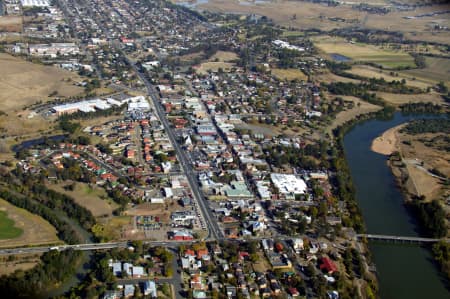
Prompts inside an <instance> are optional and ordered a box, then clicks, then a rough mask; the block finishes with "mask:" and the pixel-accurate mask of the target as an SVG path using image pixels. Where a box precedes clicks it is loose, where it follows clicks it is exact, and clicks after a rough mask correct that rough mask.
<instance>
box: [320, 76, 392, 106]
mask: <svg viewBox="0 0 450 299" xmlns="http://www.w3.org/2000/svg"><path fill="white" fill-rule="evenodd" d="M326 87H327V88H328V91H329V92H331V93H333V94H336V95H345V96H355V97H358V98H361V99H362V100H364V101H366V102H369V103H371V104H374V105H379V106H385V105H386V103H385V102H384V100H383V99H381V98H379V97H377V95H376V94H375V93H369V92H368V86H367V85H365V84H364V83H360V84H355V83H351V82H333V83H330V84H327V85H326Z"/></svg>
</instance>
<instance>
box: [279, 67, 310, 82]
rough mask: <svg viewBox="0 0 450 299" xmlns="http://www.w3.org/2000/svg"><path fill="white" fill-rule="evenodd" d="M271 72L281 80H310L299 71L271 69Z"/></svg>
mask: <svg viewBox="0 0 450 299" xmlns="http://www.w3.org/2000/svg"><path fill="white" fill-rule="evenodd" d="M271 72H272V75H274V76H275V77H277V78H278V79H280V80H288V81H291V80H295V79H297V80H308V77H307V76H306V75H305V74H304V73H303V72H302V71H300V70H298V69H271Z"/></svg>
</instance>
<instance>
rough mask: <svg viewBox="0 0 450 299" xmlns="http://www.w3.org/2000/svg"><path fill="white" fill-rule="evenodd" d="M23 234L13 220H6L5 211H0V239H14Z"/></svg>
mask: <svg viewBox="0 0 450 299" xmlns="http://www.w3.org/2000/svg"><path fill="white" fill-rule="evenodd" d="M21 234H23V230H22V229H20V228H18V227H16V226H15V223H14V220H12V219H10V218H8V214H7V213H6V212H5V211H0V239H1V240H4V239H14V238H17V237H18V236H20V235H21Z"/></svg>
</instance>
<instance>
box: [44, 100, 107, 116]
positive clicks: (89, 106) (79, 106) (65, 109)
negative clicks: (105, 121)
mask: <svg viewBox="0 0 450 299" xmlns="http://www.w3.org/2000/svg"><path fill="white" fill-rule="evenodd" d="M109 108H111V105H110V104H108V102H107V101H105V100H101V99H93V100H87V101H81V102H76V103H68V104H63V105H57V106H54V107H53V108H52V110H53V111H54V112H55V113H56V114H57V115H63V114H72V113H75V112H94V111H95V109H99V110H106V109H109Z"/></svg>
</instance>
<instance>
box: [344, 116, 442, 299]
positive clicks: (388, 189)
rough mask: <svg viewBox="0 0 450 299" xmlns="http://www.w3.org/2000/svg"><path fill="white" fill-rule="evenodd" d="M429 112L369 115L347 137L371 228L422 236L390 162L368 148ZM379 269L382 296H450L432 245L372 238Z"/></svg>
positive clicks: (392, 298)
mask: <svg viewBox="0 0 450 299" xmlns="http://www.w3.org/2000/svg"><path fill="white" fill-rule="evenodd" d="M424 117H426V116H423V115H422V116H417V115H416V116H403V115H402V114H401V113H396V114H395V115H394V117H393V118H392V119H390V120H387V121H386V120H384V121H383V120H368V121H365V122H363V123H361V124H359V125H356V126H355V127H354V128H353V129H352V130H351V131H349V132H348V133H347V134H346V135H345V137H344V151H345V156H346V159H347V162H348V164H349V167H350V172H351V174H352V178H353V182H354V185H355V188H356V198H357V200H358V204H359V206H360V208H361V211H362V215H363V217H364V221H365V223H366V228H367V232H368V233H372V234H386V235H404V236H418V233H417V226H416V222H415V221H414V219H413V218H412V217H411V215H410V214H409V213H408V212H407V210H406V209H405V207H404V205H403V197H402V194H401V192H400V190H399V189H398V188H397V187H396V184H395V178H394V176H393V175H392V173H391V171H390V169H389V167H388V166H387V164H386V157H385V156H383V155H380V154H377V153H375V152H372V151H371V149H370V146H371V143H372V140H373V139H374V138H376V137H378V136H379V135H381V134H382V133H383V132H384V131H386V130H387V129H390V128H392V127H394V126H397V125H399V124H402V123H404V122H407V121H409V120H412V119H417V118H424ZM369 247H370V251H371V253H372V257H373V261H374V262H375V265H376V268H377V274H378V278H379V283H380V295H381V298H382V299H415V298H418V299H419V298H433V299H441V298H442V299H447V298H450V292H449V291H448V290H447V289H446V282H445V280H444V279H443V278H442V276H441V275H440V273H439V271H438V269H437V268H436V266H435V265H434V264H433V260H432V256H431V253H430V251H429V250H427V249H424V248H422V247H420V246H418V245H400V244H387V243H379V242H370V243H369Z"/></svg>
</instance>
